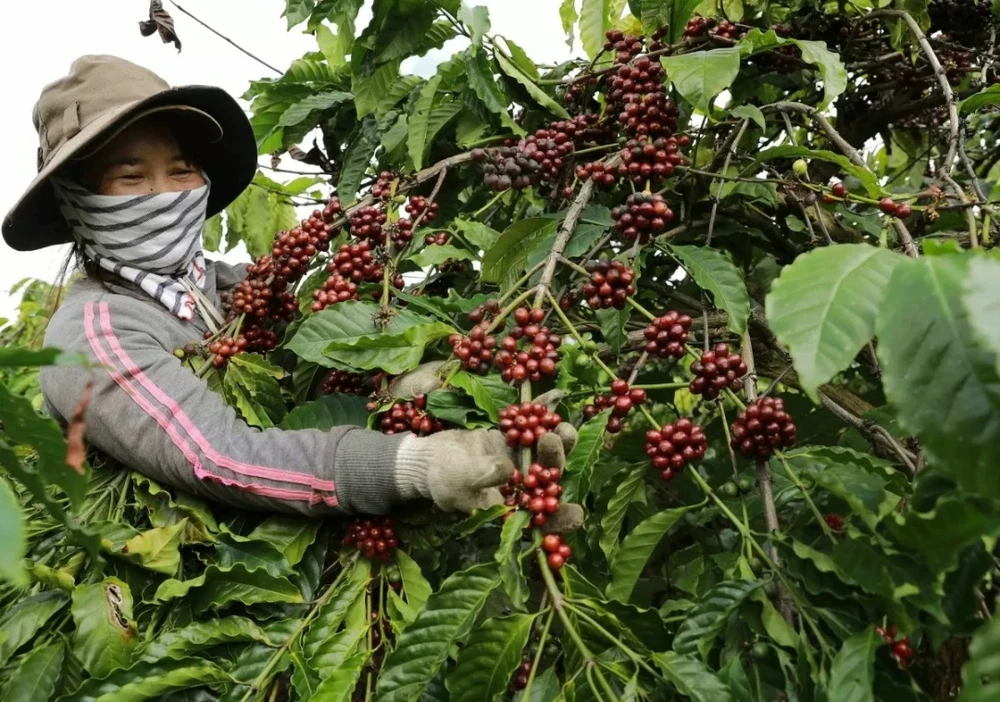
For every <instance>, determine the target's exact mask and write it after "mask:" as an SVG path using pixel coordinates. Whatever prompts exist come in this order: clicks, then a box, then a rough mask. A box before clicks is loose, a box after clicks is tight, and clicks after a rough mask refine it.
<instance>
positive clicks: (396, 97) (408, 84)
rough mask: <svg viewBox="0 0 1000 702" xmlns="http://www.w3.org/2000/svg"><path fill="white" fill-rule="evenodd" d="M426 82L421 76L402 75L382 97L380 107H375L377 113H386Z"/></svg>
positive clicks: (379, 114) (380, 114)
mask: <svg viewBox="0 0 1000 702" xmlns="http://www.w3.org/2000/svg"><path fill="white" fill-rule="evenodd" d="M423 82H424V79H423V78H421V77H420V76H409V75H407V76H400V77H399V78H398V79H397V80H396V82H395V83H393V85H392V88H390V90H389V93H388V94H387V95H386V96H385V97H384V98H382V101H381V102H379V104H378V107H377V108H376V109H375V114H377V115H378V116H379V117H383V116H384V115H386V114H387V113H388V112H389V111H390V110H391V109H392V108H394V107H395V106H396V105H398V104H399V101H400V100H402V99H403V98H405V97H407V96H408V95H409V94H410V93H412V92H413V89H414V88H416V87H417V86H418V85H420V84H421V83H423Z"/></svg>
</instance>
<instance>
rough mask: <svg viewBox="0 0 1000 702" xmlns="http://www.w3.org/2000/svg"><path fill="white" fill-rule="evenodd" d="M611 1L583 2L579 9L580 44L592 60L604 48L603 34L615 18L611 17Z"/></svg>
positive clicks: (592, 0)
mask: <svg viewBox="0 0 1000 702" xmlns="http://www.w3.org/2000/svg"><path fill="white" fill-rule="evenodd" d="M614 5H615V3H614V1H613V0H583V6H582V7H581V8H580V43H581V44H583V50H584V51H586V52H587V56H588V57H590V58H594V57H595V56H597V54H599V53H600V52H601V50H602V49H603V48H604V41H605V37H604V35H605V33H606V32H607V31H608V30H609V29H611V26H612V25H613V24H614V22H615V20H617V19H618V18H617V17H612V16H611V14H612V12H611V11H612V8H613V7H614Z"/></svg>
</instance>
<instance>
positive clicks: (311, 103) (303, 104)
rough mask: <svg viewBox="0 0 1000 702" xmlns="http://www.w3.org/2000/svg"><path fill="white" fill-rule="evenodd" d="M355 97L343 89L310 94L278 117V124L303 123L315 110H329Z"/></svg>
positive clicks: (288, 125) (292, 124)
mask: <svg viewBox="0 0 1000 702" xmlns="http://www.w3.org/2000/svg"><path fill="white" fill-rule="evenodd" d="M353 99H354V96H353V95H351V94H350V93H346V92H344V91H343V90H331V91H329V92H325V93H316V94H314V95H310V96H309V97H307V98H304V99H302V100H299V101H298V102H296V103H295V104H293V105H292V106H291V107H289V108H288V109H287V110H285V111H284V112H283V113H282V115H281V117H280V118H279V119H278V126H280V127H292V126H295V125H296V124H301V123H302V122H305V121H306V120H307V119H309V118H310V116H311V115H312V114H313V113H314V112H317V111H323V110H329V109H330V108H331V107H333V106H334V105H339V104H340V103H342V102H348V101H350V100H353Z"/></svg>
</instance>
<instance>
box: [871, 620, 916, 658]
mask: <svg viewBox="0 0 1000 702" xmlns="http://www.w3.org/2000/svg"><path fill="white" fill-rule="evenodd" d="M875 633H876V634H878V635H879V636H881V637H882V640H883V641H885V642H886V643H887V644H889V649H890V650H889V657H890V658H892V660H894V661H896V663H898V664H899V667H900V668H905V667H906V666H907V665H908V664H909V662H910V659H911V658H913V649H912V648H911V647H910V637H909V636H904V637H903V638H901V639H899V640H898V641H897V640H896V637H897V636H899V631H898V630H897V629H896V627H894V626H890V627H887V628H884V629H883V628H882V627H880V626H877V627H875Z"/></svg>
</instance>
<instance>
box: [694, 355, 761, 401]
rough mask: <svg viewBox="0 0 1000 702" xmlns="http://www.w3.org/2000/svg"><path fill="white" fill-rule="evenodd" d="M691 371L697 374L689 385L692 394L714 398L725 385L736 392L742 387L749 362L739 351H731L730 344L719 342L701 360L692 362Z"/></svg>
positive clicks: (708, 398)
mask: <svg viewBox="0 0 1000 702" xmlns="http://www.w3.org/2000/svg"><path fill="white" fill-rule="evenodd" d="M691 372H692V373H694V374H695V376H696V377H695V379H694V380H692V381H691V384H690V385H689V386H688V389H689V390H690V391H691V392H692V394H694V395H704V396H705V399H706V400H714V399H715V398H717V397H718V396H719V393H720V392H721V391H722V389H723V388H725V387H728V388H729V389H730V390H732V391H734V392H735V391H737V390H739V389H740V379H741V378H743V376H745V375H746V374H747V364H746V363H745V362H744V361H743V358H742V357H741V356H740V355H739V354H738V353H730V352H729V346H728V345H726V344H717V345H716V346H715V348H714V349H712V350H711V351H707V352H705V353H703V354H702V355H701V360H699V361H695V362H694V363H692V364H691Z"/></svg>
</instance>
